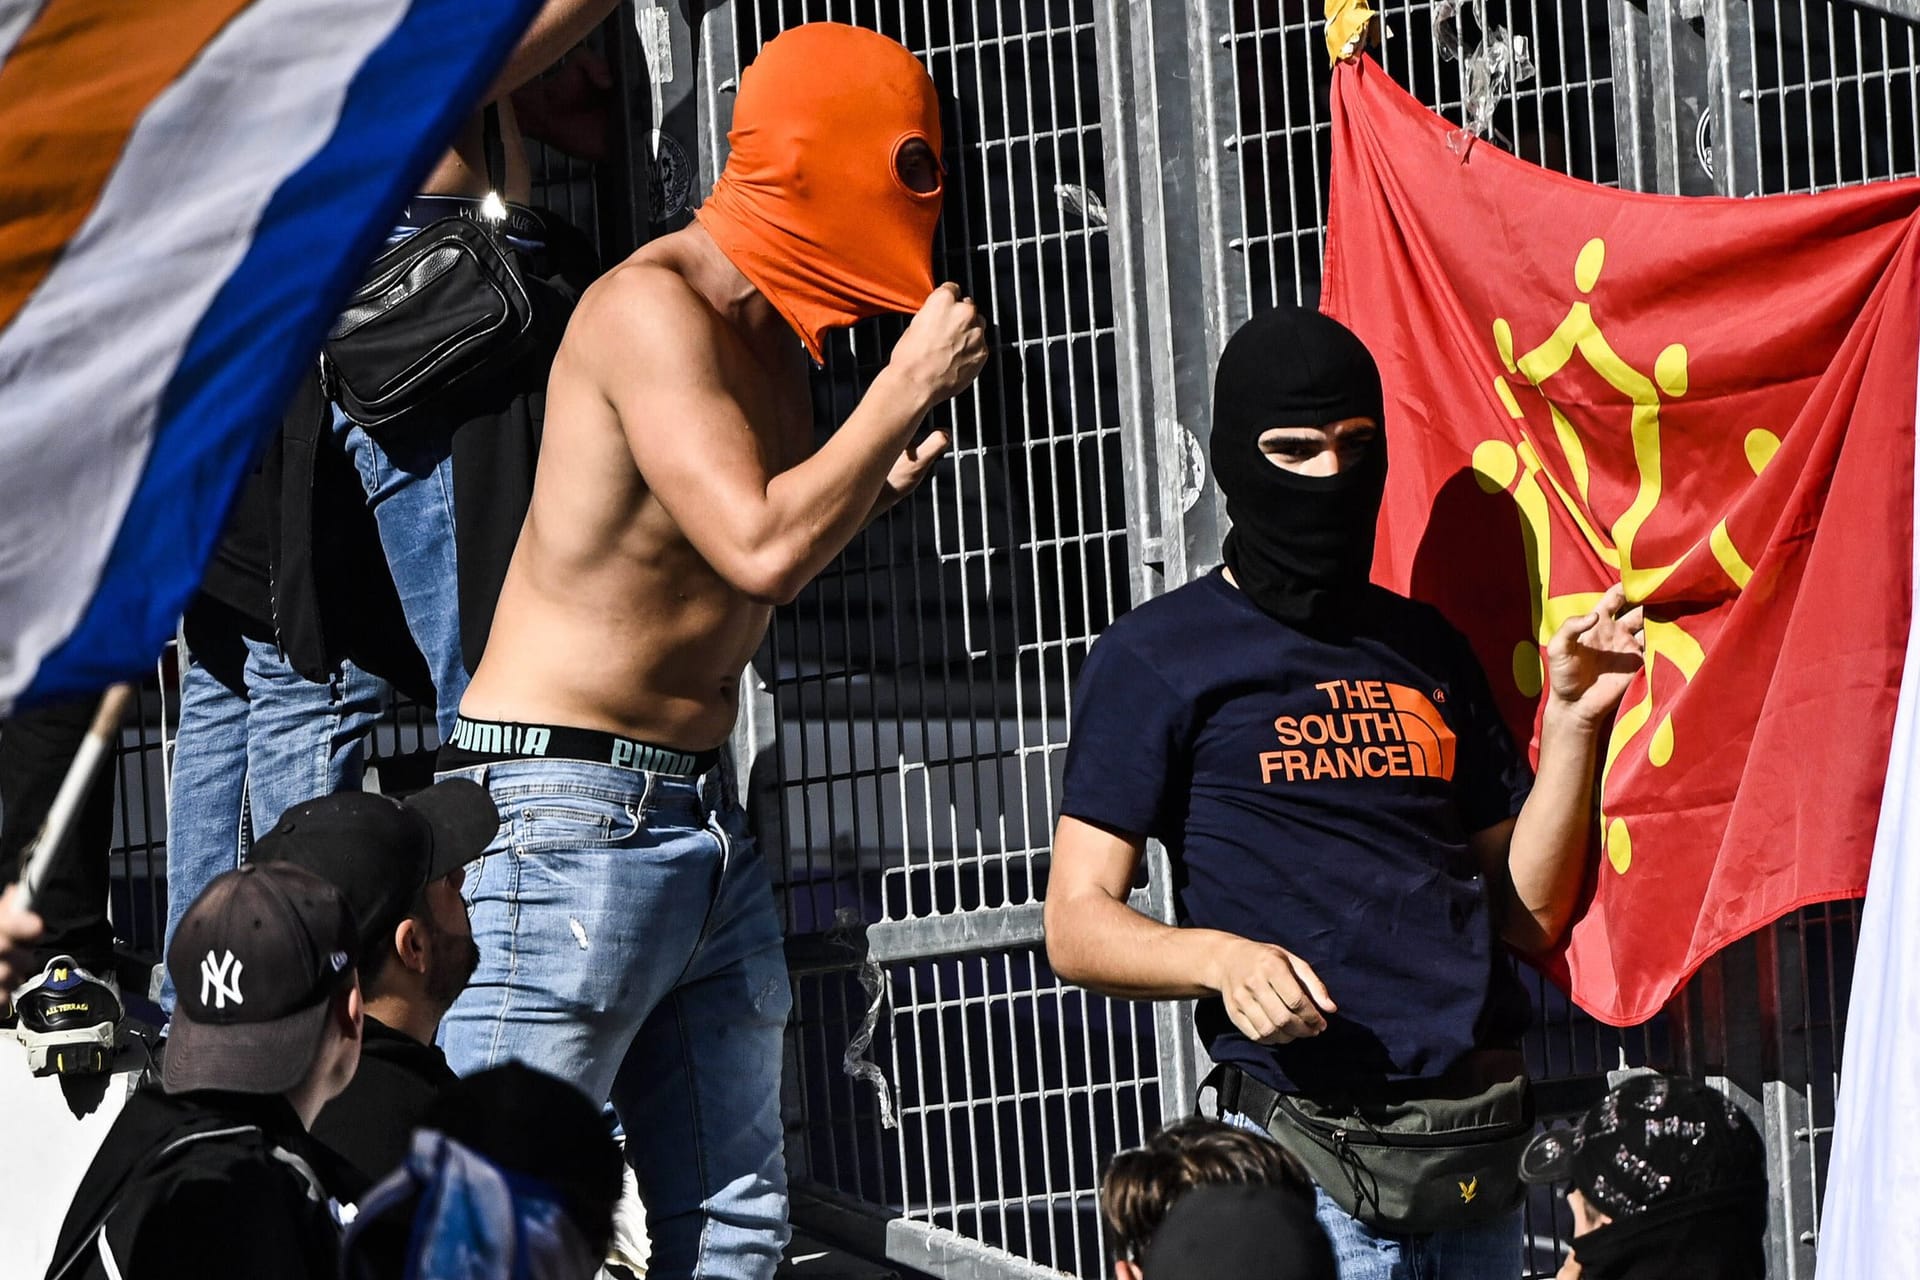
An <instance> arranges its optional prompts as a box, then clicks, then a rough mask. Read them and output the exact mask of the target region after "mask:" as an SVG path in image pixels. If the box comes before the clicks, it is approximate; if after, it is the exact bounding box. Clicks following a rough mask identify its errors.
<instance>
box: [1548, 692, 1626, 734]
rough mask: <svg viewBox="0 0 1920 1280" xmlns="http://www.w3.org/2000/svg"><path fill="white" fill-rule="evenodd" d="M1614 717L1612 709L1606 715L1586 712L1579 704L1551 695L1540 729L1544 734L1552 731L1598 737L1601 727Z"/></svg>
mask: <svg viewBox="0 0 1920 1280" xmlns="http://www.w3.org/2000/svg"><path fill="white" fill-rule="evenodd" d="M1612 717H1613V713H1612V709H1611V708H1609V709H1608V710H1607V711H1606V712H1604V713H1596V712H1592V711H1586V710H1583V709H1582V708H1581V707H1580V706H1579V704H1578V703H1575V702H1570V701H1568V700H1566V699H1564V698H1562V697H1560V696H1559V695H1558V694H1549V695H1547V705H1546V709H1545V710H1544V711H1543V712H1542V713H1541V716H1540V729H1541V732H1542V734H1545V733H1547V732H1549V731H1551V732H1554V733H1555V734H1583V735H1586V736H1589V737H1598V736H1599V734H1600V726H1601V725H1603V724H1605V723H1606V722H1607V721H1608V720H1610V719H1612Z"/></svg>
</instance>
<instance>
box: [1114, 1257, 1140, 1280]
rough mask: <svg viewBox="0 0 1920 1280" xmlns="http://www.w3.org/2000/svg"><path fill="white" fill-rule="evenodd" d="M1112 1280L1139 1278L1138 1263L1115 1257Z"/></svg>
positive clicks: (1137, 1279)
mask: <svg viewBox="0 0 1920 1280" xmlns="http://www.w3.org/2000/svg"><path fill="white" fill-rule="evenodd" d="M1113 1280H1140V1264H1139V1263H1137V1262H1128V1261H1127V1260H1126V1259H1124V1258H1116V1259H1115V1260H1114V1263H1113Z"/></svg>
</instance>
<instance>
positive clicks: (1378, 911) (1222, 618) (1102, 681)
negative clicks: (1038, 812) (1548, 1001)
mask: <svg viewBox="0 0 1920 1280" xmlns="http://www.w3.org/2000/svg"><path fill="white" fill-rule="evenodd" d="M1352 631H1353V633H1354V634H1352V635H1350V636H1344V637H1340V638H1336V639H1323V638H1319V637H1314V636H1309V635H1306V634H1304V633H1302V632H1300V631H1297V630H1295V629H1294V628H1292V627H1289V626H1286V625H1285V624H1283V623H1280V622H1277V621H1275V620H1274V619H1272V618H1270V617H1268V616H1267V615H1266V614H1264V613H1262V612H1261V611H1260V610H1259V608H1257V607H1256V606H1255V605H1254V604H1253V602H1252V601H1251V600H1249V599H1247V597H1246V596H1245V595H1243V594H1242V593H1241V592H1240V590H1239V589H1238V588H1236V587H1235V586H1233V584H1231V583H1229V582H1228V581H1227V580H1226V579H1225V578H1224V577H1222V576H1221V574H1220V573H1219V572H1218V571H1216V572H1214V573H1211V574H1209V575H1207V576H1206V577H1204V578H1201V579H1199V580H1198V581H1196V582H1192V583H1189V584H1187V585H1186V586H1184V587H1181V588H1179V589H1178V590H1176V591H1171V592H1169V593H1167V594H1166V595H1164V596H1161V597H1160V598H1158V599H1156V600H1152V601H1149V602H1148V603H1146V604H1144V605H1142V606H1140V607H1139V608H1138V609H1135V610H1134V611H1133V612H1131V613H1129V614H1127V615H1126V616H1124V617H1122V618H1120V619H1119V620H1118V621H1116V622H1115V623H1114V624H1113V625H1112V626H1111V627H1109V628H1108V629H1107V631H1106V632H1105V634H1103V635H1102V636H1101V637H1100V639H1099V641H1098V642H1097V643H1096V644H1095V645H1094V646H1093V651H1092V653H1091V654H1089V655H1088V657H1087V662H1086V665H1085V667H1084V668H1083V669H1082V670H1081V673H1080V678H1079V681H1078V682H1077V683H1076V685H1075V686H1074V709H1073V734H1072V737H1071V739H1070V740H1069V743H1068V747H1067V766H1066V782H1065V787H1064V798H1063V800H1062V803H1061V812H1062V813H1064V814H1068V815H1071V816H1073V817H1075V818H1079V819H1081V820H1082V821H1085V822H1090V823H1093V824H1095V825H1097V826H1101V827H1106V828H1109V829H1112V830H1116V831H1120V832H1125V833H1128V834H1132V835H1146V836H1153V837H1155V838H1157V839H1159V840H1160V841H1161V842H1162V843H1164V844H1165V845H1166V846H1167V849H1168V851H1169V853H1170V854H1171V856H1172V863H1173V873H1174V891H1175V898H1176V902H1177V904H1178V907H1177V910H1178V917H1179V922H1180V923H1181V924H1183V925H1193V926H1197V927H1201V928H1209V929H1222V930H1225V931H1227V932H1229V933H1235V934H1238V935H1240V936H1241V937H1245V938H1251V939H1254V940H1256V941H1260V942H1270V943H1274V944H1276V945H1279V946H1283V947H1285V948H1287V949H1288V950H1289V951H1292V952H1293V953H1295V954H1296V955H1298V956H1300V957H1301V958H1302V959H1304V960H1305V961H1306V962H1307V963H1308V964H1310V965H1312V966H1313V970H1314V972H1315V973H1317V974H1319V975H1320V979H1321V981H1322V982H1324V983H1326V986H1327V990H1328V991H1329V992H1330V993H1331V994H1332V996H1333V999H1334V1002H1335V1003H1336V1004H1337V1005H1338V1006H1339V1012H1338V1013H1337V1014H1335V1015H1334V1016H1332V1017H1331V1018H1330V1019H1329V1020H1328V1027H1327V1030H1326V1031H1324V1032H1322V1033H1321V1034H1320V1035H1318V1036H1315V1037H1312V1038H1310V1039H1307V1040H1301V1041H1295V1042H1293V1043H1291V1044H1285V1045H1277V1046H1266V1045H1260V1044H1256V1043H1254V1042H1253V1041H1250V1040H1248V1039H1247V1038H1246V1037H1244V1036H1243V1035H1241V1034H1240V1032H1239V1031H1238V1030H1236V1029H1235V1028H1234V1026H1233V1024H1232V1022H1231V1021H1229V1020H1228V1018H1227V1015H1226V1010H1225V1008H1224V1006H1223V1005H1222V1004H1221V1002H1220V1001H1219V1000H1218V999H1217V998H1215V999H1210V1000H1203V1001H1201V1002H1200V1004H1199V1011H1198V1015H1197V1022H1198V1027H1199V1031H1200V1035H1201V1038H1202V1039H1203V1040H1204V1041H1206V1043H1207V1046H1208V1048H1209V1050H1210V1051H1211V1053H1212V1055H1213V1057H1214V1060H1215V1061H1217V1062H1231V1063H1234V1064H1236V1065H1238V1066H1240V1067H1241V1069H1243V1070H1245V1071H1246V1072H1248V1074H1250V1075H1252V1076H1254V1077H1256V1078H1257V1079H1260V1080H1262V1081H1264V1082H1265V1083H1267V1084H1268V1085H1269V1086H1271V1087H1273V1088H1275V1089H1281V1090H1291V1091H1302V1092H1315V1091H1318V1090H1323V1089H1326V1088H1329V1087H1333V1086H1337V1085H1341V1084H1351V1083H1353V1082H1355V1081H1359V1080H1367V1079H1412V1078H1421V1077H1429V1076H1434V1075H1438V1074H1439V1073H1441V1072H1442V1071H1444V1070H1446V1068H1447V1067H1448V1066H1449V1065H1450V1064H1452V1062H1453V1061H1454V1060H1455V1059H1457V1058H1458V1057H1459V1056H1460V1055H1461V1054H1463V1053H1465V1052H1467V1051H1468V1050H1470V1049H1474V1048H1487V1047H1494V1046H1510V1045H1512V1044H1513V1043H1514V1042H1515V1041H1517V1039H1518V1037H1519V1035H1520V1033H1521V1032H1522V1031H1524V1030H1525V1028H1526V1023H1527V1018H1528V1011H1527V999H1526V994H1525V992H1524V991H1523V990H1522V989H1521V987H1520V985H1519V980H1518V978H1517V976H1516V975H1515V973H1514V971H1513V966H1512V961H1511V959H1510V958H1509V957H1508V956H1507V954H1506V952H1505V951H1504V950H1503V949H1502V948H1501V947H1500V946H1499V944H1498V943H1497V941H1496V939H1495V937H1494V930H1493V925H1492V921H1491V916H1490V912H1489V907H1488V900H1487V888H1486V882H1485V880H1484V879H1483V878H1482V877H1481V875H1480V870H1479V867H1478V866H1477V865H1476V864H1475V861H1474V858H1473V854H1472V852H1471V851H1470V850H1469V849H1468V847H1467V837H1468V835H1469V834H1471V833H1472V832H1476V831H1480V830H1484V829H1485V828H1487V827H1491V826H1494V825H1495V824H1497V823H1500V822H1503V821H1505V820H1506V819H1507V818H1510V817H1513V816H1514V815H1516V814H1518V813H1519V812H1520V805H1521V802H1522V801H1523V800H1525V798H1526V795H1527V791H1528V789H1529V788H1530V786H1531V785H1532V775H1531V772H1530V771H1529V769H1528V767H1527V762H1526V757H1525V756H1524V755H1522V754H1521V753H1520V752H1519V751H1518V750H1517V749H1516V748H1515V746H1514V743H1513V739H1512V736H1511V735H1510V734H1509V733H1508V732H1507V729H1506V726H1505V725H1504V724H1503V723H1502V722H1501V719H1500V714H1499V711H1498V710H1497V708H1496V707H1495V705H1494V701H1493V695H1492V692H1491V690H1489V689H1488V687H1487V682H1486V676H1485V675H1484V674H1483V673H1482V671H1481V670H1480V666H1479V663H1478V662H1477V661H1476V660H1475V658H1474V656H1473V652H1472V650H1471V649H1470V648H1469V647H1468V645H1467V642H1466V640H1465V639H1464V638H1463V637H1462V636H1461V635H1460V634H1459V633H1458V632H1456V631H1455V630H1454V629H1453V628H1452V627H1450V626H1448V625H1447V623H1446V621H1445V620H1444V619H1443V618H1441V616H1440V614H1439V613H1438V612H1437V611H1435V610H1434V609H1432V608H1430V607H1428V606H1427V605H1423V604H1419V603H1416V602H1414V601H1412V600H1408V599H1405V598H1404V597H1401V596H1397V595H1394V594H1392V593H1391V592H1388V591H1384V590H1378V589H1375V590H1371V591H1370V592H1369V594H1368V598H1367V600H1366V602H1365V603H1364V605H1363V606H1362V607H1361V609H1360V612H1359V615H1358V619H1357V621H1356V623H1355V625H1354V626H1353V627H1352Z"/></svg>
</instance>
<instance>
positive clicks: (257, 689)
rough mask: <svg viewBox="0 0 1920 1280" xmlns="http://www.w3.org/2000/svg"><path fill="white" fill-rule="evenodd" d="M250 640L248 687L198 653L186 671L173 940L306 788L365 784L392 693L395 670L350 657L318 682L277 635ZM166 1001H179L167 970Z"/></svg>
mask: <svg viewBox="0 0 1920 1280" xmlns="http://www.w3.org/2000/svg"><path fill="white" fill-rule="evenodd" d="M245 643H246V647H247V659H246V666H245V673H244V678H245V682H246V687H247V693H246V696H244V697H243V696H241V695H240V694H237V693H234V692H233V691H232V690H230V689H228V688H227V687H226V686H225V685H223V684H221V683H220V682H219V681H218V680H216V679H214V677H213V676H212V675H211V674H210V673H209V672H208V671H207V669H206V668H205V667H203V666H201V665H200V664H199V663H198V662H196V661H192V660H189V661H188V663H187V668H186V671H185V672H184V673H182V675H181V680H180V729H179V732H178V734H177V735H176V738H175V747H174V759H173V792H172V796H171V798H170V803H169V805H168V807H167V928H166V945H167V946H168V947H171V946H172V944H173V931H174V929H175V927H176V926H177V925H178V924H179V923H180V917H181V916H182V915H183V914H184V913H185V912H186V909H187V907H188V906H189V905H191V904H192V902H193V900H194V899H195V898H197V897H199V896H200V891H201V890H202V889H204V888H206V887H207V882H208V881H210V880H212V879H213V878H214V877H215V876H217V875H219V874H220V873H221V872H223V871H231V870H233V869H234V868H235V867H237V866H239V865H240V862H241V860H242V859H243V858H244V857H245V856H246V850H247V848H248V846H249V845H250V844H251V843H252V840H253V837H254V836H255V835H262V834H265V833H266V832H268V831H270V830H272V829H273V825H274V824H275V823H276V822H278V821H279V820H280V815H281V814H282V813H284V812H285V811H286V810H287V809H288V808H290V807H291V806H293V805H295V804H298V803H299V802H300V801H302V800H310V799H312V798H313V797H314V796H323V795H329V794H331V793H332V792H335V791H341V790H346V789H351V788H356V787H358V786H359V785H360V777H361V774H362V772H363V771H364V769H365V765H366V738H367V731H368V730H369V729H371V728H372V727H373V722H374V721H375V720H376V719H378V718H379V715H380V706H381V702H382V699H383V698H384V696H385V692H386V682H385V681H383V680H381V679H380V678H379V677H378V676H375V675H372V674H371V673H369V672H367V671H363V670H362V669H360V668H359V667H356V666H354V665H353V664H352V663H345V664H343V665H342V667H341V670H340V671H339V672H338V673H337V674H336V676H335V677H334V678H333V679H332V680H330V681H328V682H327V683H325V684H319V683H316V682H314V681H312V680H308V679H306V678H305V677H303V676H302V675H301V674H300V673H299V672H297V671H295V670H294V669H293V668H292V667H290V666H288V665H287V663H286V660H285V659H283V658H282V657H281V656H280V653H279V650H278V649H276V648H275V647H274V646H273V645H271V644H268V643H265V642H263V641H259V640H248V641H246V642H245ZM163 972H164V970H163ZM159 1001H160V1006H161V1008H163V1009H164V1010H165V1011H166V1012H167V1013H168V1014H171V1013H172V1012H173V979H172V977H171V976H170V975H168V976H164V977H163V978H162V980H161V988H160V993H159Z"/></svg>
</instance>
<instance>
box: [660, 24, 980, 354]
mask: <svg viewBox="0 0 1920 1280" xmlns="http://www.w3.org/2000/svg"><path fill="white" fill-rule="evenodd" d="M915 139H918V140H920V141H922V142H924V143H926V144H927V145H928V146H929V147H931V148H932V149H933V154H934V155H935V156H936V157H937V156H938V155H939V154H940V109H939V103H938V100H937V99H936V97H935V94H934V88H933V81H932V79H931V78H930V77H929V76H928V75H927V73H926V69H925V68H923V67H922V66H921V65H920V63H919V61H918V60H917V59H915V58H914V56H913V55H912V54H911V53H908V52H907V51H906V50H905V49H904V48H902V47H901V46H900V45H898V44H896V43H895V42H894V41H892V40H889V39H888V38H887V37H885V36H883V35H879V34H877V33H875V32H872V31H864V30H862V29H860V28H859V27H848V26H842V25H840V24H839V23H835V22H811V23H808V24H806V25H805V26H800V27H795V28H793V29H792V30H791V31H786V32H783V33H782V34H780V35H779V36H776V37H775V38H774V39H772V40H770V41H768V42H767V44H766V45H765V47H763V48H762V49H761V50H760V56H759V57H757V58H755V59H754V60H753V64H752V65H751V66H749V67H748V68H747V69H746V71H745V72H744V73H743V74H742V75H741V77H740V92H739V95H738V98H737V100H736V101H735V103H734V108H733V130H732V132H730V133H729V134H728V135H727V142H728V144H729V145H730V146H731V147H732V153H731V154H730V155H729V156H728V157H727V167H726V171H725V172H723V173H722V174H721V175H720V180H719V181H718V182H715V183H714V184H713V192H712V194H710V195H709V196H708V197H707V201H706V203H705V204H704V205H702V206H701V207H700V209H699V211H698V213H697V214H696V215H695V216H696V217H698V218H699V219H700V225H701V226H703V227H705V228H706V229H707V234H708V235H710V236H712V237H713V239H714V243H715V244H717V245H719V246H720V251H721V252H722V253H724V254H726V255H727V258H728V260H729V261H731V262H732V263H733V265H734V266H736V267H738V268H739V269H740V272H741V274H743V275H745V276H746V277H747V279H749V280H751V281H752V282H753V284H754V287H755V288H757V289H759V290H760V292H761V293H763V294H765V295H766V296H767V300H768V301H769V302H771V303H772V304H773V306H774V309H775V310H777V311H778V312H779V313H780V314H781V315H782V316H783V317H785V318H786V321H787V323H788V324H790V325H792V326H793V328H794V331H795V332H796V333H798V334H799V335H800V340H801V341H802V342H804V343H806V345H807V353H808V354H809V355H811V356H812V357H813V358H814V360H815V361H819V360H820V359H821V352H820V339H821V335H822V334H824V333H825V332H826V331H827V330H828V329H835V328H841V327H844V326H846V325H850V324H853V323H854V322H855V321H858V320H864V319H866V318H867V317H869V316H877V315H880V314H882V313H884V312H889V311H900V312H915V311H918V310H919V309H920V307H921V306H922V305H923V304H924V303H925V302H926V300H927V295H929V294H931V293H932V292H933V226H934V223H936V222H937V221H939V218H940V200H941V195H942V191H941V189H940V188H936V189H935V190H933V191H929V192H925V193H922V192H916V191H914V190H912V189H911V188H909V187H908V186H907V185H906V183H905V182H903V181H901V179H900V170H899V156H900V152H901V150H902V148H904V147H905V146H906V145H907V144H908V143H909V142H912V141H914V140H915Z"/></svg>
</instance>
